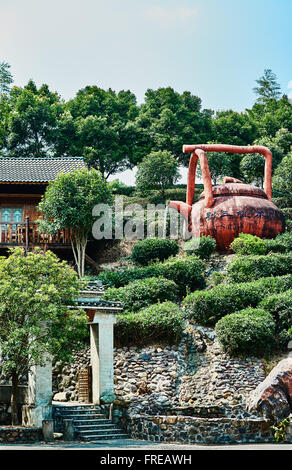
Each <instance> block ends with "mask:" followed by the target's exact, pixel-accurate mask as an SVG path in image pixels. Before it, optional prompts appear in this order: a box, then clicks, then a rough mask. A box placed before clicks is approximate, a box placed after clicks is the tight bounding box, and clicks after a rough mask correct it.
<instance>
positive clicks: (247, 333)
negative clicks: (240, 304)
mask: <svg viewBox="0 0 292 470" xmlns="http://www.w3.org/2000/svg"><path fill="white" fill-rule="evenodd" d="M215 332H216V334H217V337H218V340H219V342H220V344H221V345H222V346H223V349H224V350H225V351H226V352H228V353H229V354H232V355H238V354H244V355H250V354H252V355H255V356H261V355H264V354H265V353H267V352H270V351H272V349H273V347H274V344H275V339H274V338H275V322H274V319H273V317H272V315H271V314H270V313H268V312H266V311H265V310H263V309H254V308H247V309H245V310H241V311H240V312H236V313H232V314H230V315H226V316H225V317H224V318H221V320H219V321H218V323H217V324H216V327H215Z"/></svg>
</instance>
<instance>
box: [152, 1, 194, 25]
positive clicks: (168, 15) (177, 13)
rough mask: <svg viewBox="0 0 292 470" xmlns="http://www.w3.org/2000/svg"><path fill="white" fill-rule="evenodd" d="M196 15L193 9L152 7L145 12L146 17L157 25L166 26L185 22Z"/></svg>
mask: <svg viewBox="0 0 292 470" xmlns="http://www.w3.org/2000/svg"><path fill="white" fill-rule="evenodd" d="M196 15H197V10H196V9H194V8H183V7H177V8H162V7H159V6H156V7H153V8H151V9H150V10H147V11H146V16H147V17H148V18H151V19H152V20H154V21H157V22H158V23H160V24H162V25H165V26H168V25H173V24H175V23H179V22H180V23H182V22H184V23H185V22H187V21H189V20H191V19H193V18H194V17H195V16H196Z"/></svg>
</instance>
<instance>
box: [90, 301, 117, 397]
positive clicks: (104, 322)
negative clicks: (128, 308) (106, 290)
mask: <svg viewBox="0 0 292 470" xmlns="http://www.w3.org/2000/svg"><path fill="white" fill-rule="evenodd" d="M120 311H121V308H116V307H113V308H105V307H101V308H98V309H96V310H95V314H94V318H93V319H92V322H91V323H90V351H91V367H92V401H93V403H94V404H99V402H100V397H101V396H102V395H105V394H108V393H113V392H114V324H115V323H116V314H117V313H118V312H120Z"/></svg>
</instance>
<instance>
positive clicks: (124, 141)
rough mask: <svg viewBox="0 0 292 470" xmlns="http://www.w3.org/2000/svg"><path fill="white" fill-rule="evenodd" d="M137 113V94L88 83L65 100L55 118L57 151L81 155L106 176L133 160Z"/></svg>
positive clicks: (136, 136)
mask: <svg viewBox="0 0 292 470" xmlns="http://www.w3.org/2000/svg"><path fill="white" fill-rule="evenodd" d="M137 116H138V107H137V104H136V97H135V95H134V94H133V93H131V92H130V91H120V92H119V93H116V92H115V91H113V90H111V89H109V90H107V91H106V90H102V89H101V88H98V87H96V86H87V87H85V88H84V89H82V90H79V91H78V93H77V95H76V97H75V98H74V99H73V100H70V101H69V102H68V103H66V105H65V112H64V113H63V114H62V115H61V116H60V119H58V125H57V130H56V134H57V136H58V138H57V146H56V150H57V153H58V154H59V155H75V156H84V159H85V161H86V163H87V164H88V165H89V167H92V168H96V169H99V170H100V172H101V173H102V175H103V176H104V177H105V178H106V179H107V178H108V177H109V176H110V175H111V174H113V173H117V172H119V171H123V170H125V169H127V168H130V167H132V166H133V165H134V164H135V162H136V151H137V144H138V139H139V136H138V132H137V126H136V125H135V122H134V121H135V118H136V117H137Z"/></svg>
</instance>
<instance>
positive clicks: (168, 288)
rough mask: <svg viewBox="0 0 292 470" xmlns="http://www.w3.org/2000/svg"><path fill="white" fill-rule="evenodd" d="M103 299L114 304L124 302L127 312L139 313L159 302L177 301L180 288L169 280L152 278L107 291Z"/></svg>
mask: <svg viewBox="0 0 292 470" xmlns="http://www.w3.org/2000/svg"><path fill="white" fill-rule="evenodd" d="M103 298H104V299H105V300H111V301H113V302H123V304H124V310H125V311H132V312H137V311H138V310H140V309H141V308H143V307H147V306H148V305H151V304H155V303H156V302H158V301H162V302H163V301H164V300H171V301H173V302H175V301H177V299H178V287H177V285H176V284H175V282H173V281H170V280H169V279H163V278H156V277H152V278H151V277H150V278H148V279H144V280H138V281H134V282H130V284H128V285H127V286H125V287H118V288H115V287H112V288H110V289H107V290H106V291H105V293H104V296H103Z"/></svg>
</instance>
